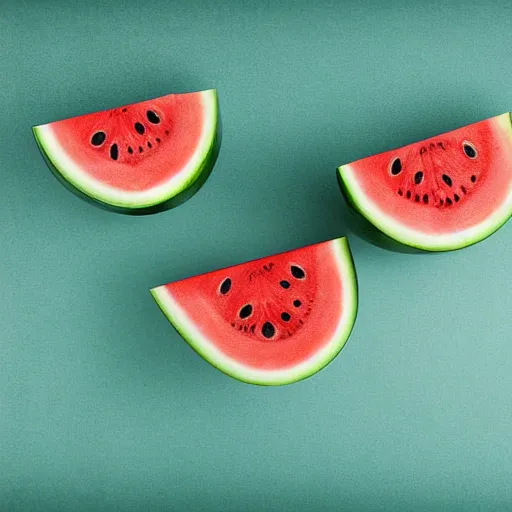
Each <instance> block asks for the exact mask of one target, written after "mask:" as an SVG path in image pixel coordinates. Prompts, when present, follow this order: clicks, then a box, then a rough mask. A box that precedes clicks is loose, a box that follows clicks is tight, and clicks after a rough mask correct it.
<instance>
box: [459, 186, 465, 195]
mask: <svg viewBox="0 0 512 512" xmlns="http://www.w3.org/2000/svg"><path fill="white" fill-rule="evenodd" d="M460 190H461V191H462V193H463V194H465V193H466V187H465V186H464V185H461V186H460Z"/></svg>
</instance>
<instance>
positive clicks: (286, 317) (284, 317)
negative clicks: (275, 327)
mask: <svg viewBox="0 0 512 512" xmlns="http://www.w3.org/2000/svg"><path fill="white" fill-rule="evenodd" d="M290 318H291V315H290V313H286V312H284V313H281V319H282V320H283V321H284V322H289V321H290Z"/></svg>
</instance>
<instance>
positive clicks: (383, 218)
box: [337, 113, 512, 252]
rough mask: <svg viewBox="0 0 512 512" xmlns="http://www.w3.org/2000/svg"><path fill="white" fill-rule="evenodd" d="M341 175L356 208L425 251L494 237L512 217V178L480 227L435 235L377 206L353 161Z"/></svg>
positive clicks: (508, 122)
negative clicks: (412, 225)
mask: <svg viewBox="0 0 512 512" xmlns="http://www.w3.org/2000/svg"><path fill="white" fill-rule="evenodd" d="M501 118H502V119H501V122H502V125H503V128H504V129H507V130H508V132H509V136H510V138H511V140H512V119H511V114H510V113H507V114H503V115H502V116H501ZM337 178H338V184H339V186H340V189H341V192H342V195H343V196H344V198H345V200H346V201H347V203H348V205H349V206H350V207H351V208H352V209H354V210H355V211H356V212H357V213H359V214H360V215H362V216H363V217H364V218H366V219H367V220H368V221H369V222H370V223H371V224H373V225H374V226H375V227H376V228H377V229H379V230H380V231H381V232H382V233H384V234H385V235H387V236H389V237H390V238H392V239H394V240H396V241H397V242H400V243H402V244H405V245H408V246H410V247H414V248H416V249H421V250H423V251H432V252H442V251H453V250H457V249H463V248H465V247H469V246H470V245H473V244H476V243H478V242H481V241H482V240H485V239H486V238H488V237H489V236H491V235H492V234H493V233H495V232H496V231H498V229H500V228H501V227H502V226H503V225H504V224H505V223H506V222H507V221H508V220H509V219H510V218H511V217H512V181H511V184H510V189H509V193H508V195H507V198H506V200H505V201H503V202H502V203H501V204H500V205H499V206H498V208H496V210H495V211H494V212H493V214H492V215H490V216H488V217H487V218H486V219H484V221H482V222H481V223H480V224H479V225H478V226H473V227H471V228H467V229H465V230H462V231H459V232H457V233H453V234H443V235H432V234H427V233H423V232H421V231H418V230H414V229H412V228H409V227H406V226H404V225H403V224H402V223H400V222H397V221H395V220H394V219H393V218H391V217H390V216H388V215H387V214H386V212H385V211H383V210H382V209H381V208H379V207H378V206H377V205H375V203H373V202H372V201H371V199H370V198H369V197H367V195H366V194H365V193H364V192H363V191H362V190H361V189H360V187H359V184H358V181H357V178H356V177H355V175H354V174H353V173H352V171H351V166H350V164H346V165H341V166H340V167H338V169H337Z"/></svg>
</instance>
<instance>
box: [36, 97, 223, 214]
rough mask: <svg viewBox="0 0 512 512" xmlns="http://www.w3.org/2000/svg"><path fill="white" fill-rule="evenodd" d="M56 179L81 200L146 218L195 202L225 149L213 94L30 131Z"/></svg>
mask: <svg viewBox="0 0 512 512" xmlns="http://www.w3.org/2000/svg"><path fill="white" fill-rule="evenodd" d="M33 132H34V136H35V138H36V141H37V143H38V145H39V147H40V149H41V151H42V153H43V156H44V157H45V160H46V161H47V163H48V164H49V166H50V168H51V169H52V171H53V172H54V174H55V175H56V176H57V178H59V179H60V180H61V181H62V182H63V183H64V184H65V185H67V186H68V187H69V188H70V189H71V190H73V191H74V192H76V193H77V194H78V195H79V196H81V197H82V198H84V199H88V200H91V201H93V202H94V203H95V204H98V205H100V206H104V207H106V208H109V209H113V210H115V211H120V212H122V213H131V214H147V213H154V212H157V211H161V210H165V209H168V208H171V207H174V206H177V205H178V204H180V203H182V202H183V201H185V200H186V199H188V198H189V197H191V196H192V195H193V194H194V193H195V192H197V190H199V188H200V187H201V185H202V184H203V183H204V182H205V181H206V178H207V177H208V175H209V174H210V172H211V170H212V168H213V165H214V163H215V160H216V158H217V153H218V150H219V147H220V140H221V137H220V121H219V108H218V100H217V92H216V91H215V90H209V91H202V92H196V93H188V94H170V95H168V96H163V97H161V98H156V99H153V100H149V101H143V102H141V103H134V104H132V105H126V106H124V107H119V108H114V109H111V110H105V111H102V112H95V113H92V114H86V115H83V116H79V117H74V118H71V119H66V120H64V121H56V122H53V123H49V124H45V125H41V126H36V127H34V128H33Z"/></svg>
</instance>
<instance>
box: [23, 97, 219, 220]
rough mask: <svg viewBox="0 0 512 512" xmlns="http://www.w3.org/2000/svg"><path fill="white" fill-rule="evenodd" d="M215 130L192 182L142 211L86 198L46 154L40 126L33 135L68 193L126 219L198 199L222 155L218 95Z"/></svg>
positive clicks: (189, 181) (192, 176)
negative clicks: (40, 135)
mask: <svg viewBox="0 0 512 512" xmlns="http://www.w3.org/2000/svg"><path fill="white" fill-rule="evenodd" d="M215 102H216V109H215V115H216V120H215V130H214V133H213V137H212V140H211V143H210V147H209V149H208V151H207V153H206V156H205V158H204V159H203V160H202V162H201V164H200V165H199V166H198V167H197V168H196V170H195V172H194V173H193V174H192V175H191V177H190V179H189V180H188V181H187V182H186V183H185V184H184V185H183V186H182V187H181V188H180V190H179V191H178V192H176V191H172V192H171V194H170V195H168V196H166V197H163V198H162V199H161V201H159V202H158V203H155V204H152V205H149V206H141V207H136V206H134V207H128V206H126V207H125V206H119V205H116V204H112V203H107V202H105V201H102V200H100V199H99V198H97V197H94V196H92V195H89V194H87V193H86V192H85V191H83V190H81V189H80V188H79V185H78V184H75V183H73V182H71V181H69V180H67V179H66V178H65V177H64V175H63V174H62V172H61V171H59V169H58V167H57V166H56V164H54V162H53V161H52V159H51V155H50V154H49V152H47V151H46V149H45V146H44V144H43V143H42V141H41V139H40V137H39V135H38V130H37V128H38V127H37V126H33V127H32V133H33V135H34V138H35V140H36V142H37V146H38V148H39V151H40V152H41V155H42V156H43V158H44V161H45V162H46V164H47V166H48V167H49V169H50V170H51V171H52V174H53V175H54V176H55V177H56V178H57V179H58V181H60V183H62V184H63V185H64V186H65V187H66V188H67V189H68V190H70V191H71V192H73V193H74V194H75V195H76V196H78V197H80V198H81V199H83V200H85V201H86V202H88V203H89V204H92V205H94V206H98V207H100V208H102V209H104V210H108V211H112V212H116V213H124V214H126V215H134V216H137V215H151V214H153V213H159V212H163V211H166V210H169V209H171V208H175V207H176V206H179V205H181V204H183V203H184V202H185V201H188V200H189V199H190V198H191V197H192V196H193V195H195V194H196V193H197V192H198V191H199V189H200V188H201V187H202V186H203V185H204V184H205V182H206V180H207V179H208V178H209V176H210V174H211V172H212V170H213V168H214V166H215V162H216V161H217V157H218V155H219V152H220V146H221V142H222V121H221V117H220V111H219V103H218V94H217V91H215Z"/></svg>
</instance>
